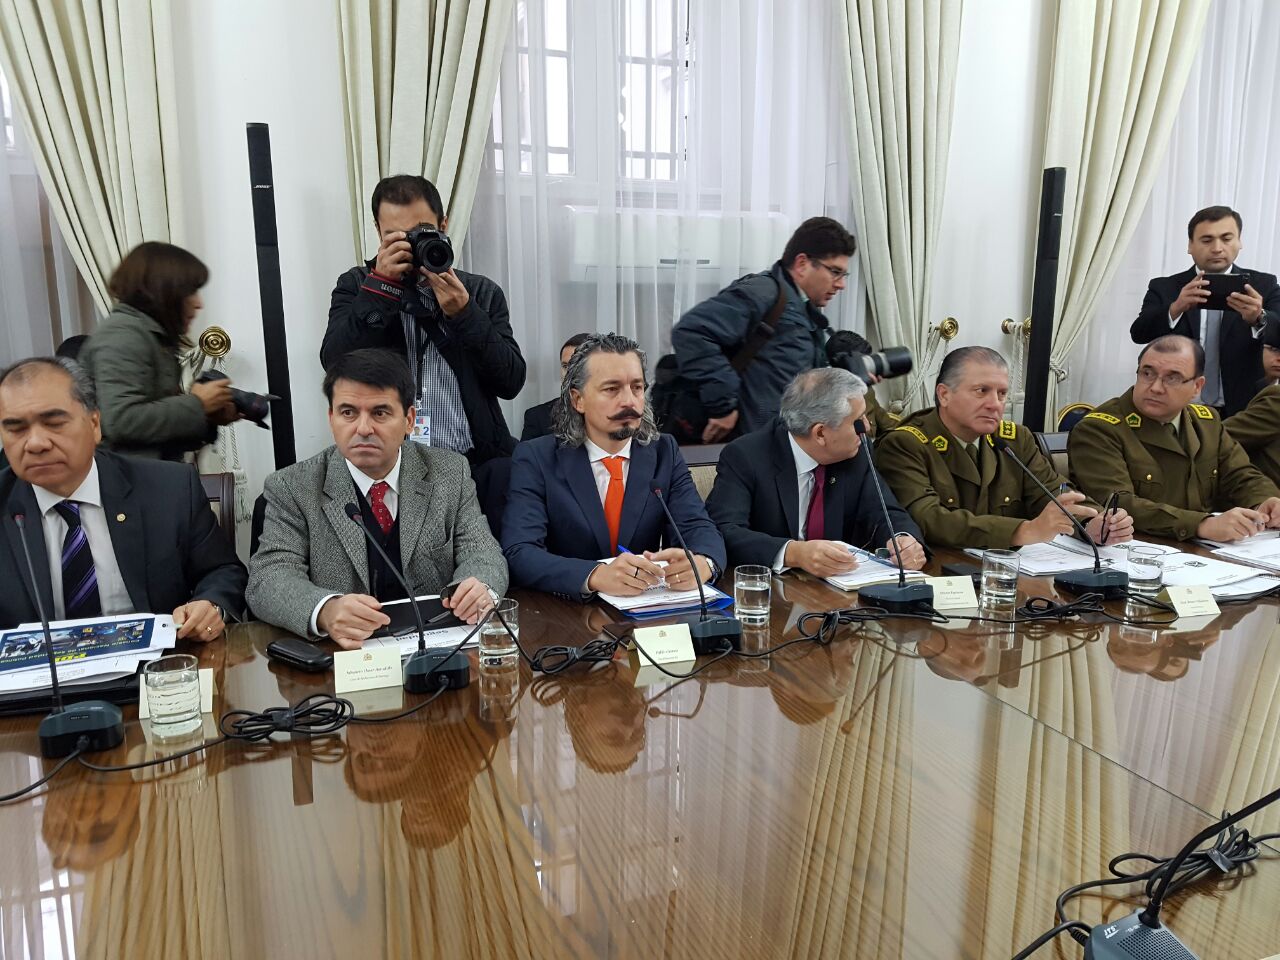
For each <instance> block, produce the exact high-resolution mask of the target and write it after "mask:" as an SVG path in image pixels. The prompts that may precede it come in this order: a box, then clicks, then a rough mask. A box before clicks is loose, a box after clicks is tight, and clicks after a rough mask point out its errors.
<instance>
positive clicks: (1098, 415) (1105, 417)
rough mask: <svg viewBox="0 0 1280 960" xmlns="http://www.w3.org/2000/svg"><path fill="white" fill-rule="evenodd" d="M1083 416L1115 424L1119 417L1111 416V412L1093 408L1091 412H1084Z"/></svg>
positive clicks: (1087, 418)
mask: <svg viewBox="0 0 1280 960" xmlns="http://www.w3.org/2000/svg"><path fill="white" fill-rule="evenodd" d="M1084 418H1085V419H1086V420H1101V421H1102V422H1103V423H1110V424H1116V423H1119V422H1120V418H1119V417H1113V416H1112V415H1111V414H1109V413H1102V412H1101V411H1099V410H1094V411H1093V413H1086V414H1085V415H1084Z"/></svg>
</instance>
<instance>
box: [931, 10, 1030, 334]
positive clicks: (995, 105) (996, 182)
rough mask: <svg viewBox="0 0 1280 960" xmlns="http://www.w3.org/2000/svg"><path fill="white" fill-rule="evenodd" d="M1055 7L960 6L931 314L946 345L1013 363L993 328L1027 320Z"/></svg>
mask: <svg viewBox="0 0 1280 960" xmlns="http://www.w3.org/2000/svg"><path fill="white" fill-rule="evenodd" d="M1053 26H1054V20H1053V9H1052V5H1050V4H1043V3H1007V2H1002V0H965V5H964V17H963V19H962V23H961V30H960V53H959V58H958V61H957V66H956V71H957V75H956V91H955V114H954V119H953V123H952V128H951V152H950V157H949V160H948V165H947V187H946V194H945V196H944V198H943V206H942V220H941V225H940V228H939V236H938V246H937V248H936V252H935V255H934V262H935V265H936V271H935V273H934V286H933V298H932V303H931V311H930V312H931V314H932V316H933V317H934V318H935V321H934V322H935V323H936V322H937V321H940V320H941V319H942V318H943V317H947V316H953V317H955V318H956V319H957V320H959V321H960V335H959V336H958V337H957V338H956V339H955V340H953V341H952V342H951V347H952V348H955V347H958V346H966V345H970V344H981V345H984V346H989V347H994V348H996V349H998V350H1000V351H1001V352H1002V353H1004V354H1005V356H1008V357H1010V358H1011V354H1012V348H1013V346H1014V343H1013V339H1012V338H1011V337H1007V336H1005V335H1004V334H1003V333H1001V332H1000V321H1001V320H1003V319H1005V318H1006V317H1010V318H1013V319H1015V320H1021V319H1022V318H1024V317H1026V316H1029V315H1030V312H1031V279H1032V271H1033V267H1034V252H1035V241H1036V216H1037V210H1038V207H1039V202H1040V174H1041V169H1042V168H1041V157H1042V153H1043V145H1044V119H1045V118H1044V104H1045V103H1046V101H1047V99H1048V97H1047V93H1048V83H1049V65H1050V64H1049V61H1050V54H1051V51H1052V42H1053Z"/></svg>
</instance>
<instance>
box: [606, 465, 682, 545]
mask: <svg viewBox="0 0 1280 960" xmlns="http://www.w3.org/2000/svg"><path fill="white" fill-rule="evenodd" d="M657 466H658V451H657V449H656V444H652V443H648V444H639V443H635V442H633V443H632V444H631V463H630V464H629V465H628V466H627V487H626V491H625V492H624V493H623V495H622V517H621V518H620V519H619V521H618V543H620V544H625V545H628V546H629V545H630V544H632V543H633V542H635V535H636V527H637V526H638V525H639V523H640V518H641V517H642V516H643V515H644V511H645V508H646V507H648V506H649V500H650V499H651V498H652V497H653V475H654V472H655V471H656V470H657ZM662 495H663V496H664V497H669V496H670V495H671V491H670V490H663V491H662ZM602 512H603V510H602ZM663 526H665V524H663Z"/></svg>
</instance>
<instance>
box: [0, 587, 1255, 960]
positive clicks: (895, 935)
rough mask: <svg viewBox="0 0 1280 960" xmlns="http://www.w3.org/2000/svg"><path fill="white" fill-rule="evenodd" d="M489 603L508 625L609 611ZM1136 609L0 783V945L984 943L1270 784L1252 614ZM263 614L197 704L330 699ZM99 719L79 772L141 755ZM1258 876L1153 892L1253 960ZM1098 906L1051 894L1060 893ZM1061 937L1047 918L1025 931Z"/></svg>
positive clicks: (520, 692) (24, 951) (608, 948)
mask: <svg viewBox="0 0 1280 960" xmlns="http://www.w3.org/2000/svg"><path fill="white" fill-rule="evenodd" d="M1024 587H1027V588H1030V592H1033V593H1047V592H1048V585H1046V584H1042V583H1040V582H1033V581H1024ZM520 599H521V602H522V610H521V627H522V630H521V639H522V641H523V643H524V644H525V645H526V646H527V647H529V648H530V649H532V648H536V647H538V646H541V645H545V644H548V643H566V642H568V643H581V642H585V641H586V640H588V639H591V638H592V637H594V636H597V635H598V634H599V631H600V629H601V628H602V627H603V626H604V625H605V624H606V623H608V622H609V621H610V620H612V619H613V617H612V616H611V615H610V613H609V612H608V610H607V608H604V607H599V606H576V605H572V604H568V603H564V602H562V601H558V600H556V599H554V598H551V597H547V596H542V595H530V594H525V595H522V596H520ZM848 602H849V598H848V597H846V596H845V595H842V594H839V593H837V592H835V591H833V590H831V589H830V588H828V587H826V586H825V585H823V584H821V583H818V582H816V581H814V580H812V579H810V578H806V577H803V576H790V575H789V576H787V577H784V578H778V579H775V580H774V605H773V616H772V622H771V623H770V624H769V626H768V627H767V628H764V629H754V630H750V631H749V632H748V634H747V636H746V637H745V646H746V647H747V648H748V649H764V648H767V647H768V646H770V645H771V644H775V643H777V642H779V641H781V640H783V639H790V638H792V637H794V636H796V635H797V621H798V618H799V617H800V616H801V615H802V614H804V613H805V612H809V611H813V610H827V609H832V608H834V607H837V606H841V605H846V604H848ZM1143 630H1145V632H1142V631H1140V630H1139V628H1132V627H1120V626H1117V625H1113V624H1101V625H1092V626H1089V625H1074V626H1068V627H1064V626H1053V627H1049V626H1042V625H1035V626H1026V625H1019V626H1018V627H1017V628H1016V629H1010V628H1009V627H1008V626H1007V625H1005V624H992V623H986V622H980V621H973V620H971V621H970V622H969V623H968V624H967V625H966V624H964V623H962V622H952V623H949V624H946V625H935V624H924V623H915V622H909V621H892V622H889V623H885V624H882V625H869V626H866V627H863V628H861V629H857V630H855V629H854V628H852V627H846V628H842V629H841V631H840V632H839V634H838V636H837V637H836V639H835V640H834V641H833V642H832V643H831V644H830V645H828V646H817V645H814V644H810V643H804V644H798V645H795V646H792V647H790V648H788V649H787V650H785V651H782V652H780V653H778V654H776V655H775V656H773V657H772V658H769V659H758V660H745V659H741V658H736V657H733V658H729V659H726V660H724V661H721V662H719V663H716V664H715V665H713V666H712V667H711V668H710V669H708V670H707V671H706V672H704V673H703V674H701V675H700V676H698V677H696V678H693V679H690V680H686V681H683V682H679V683H677V682H675V681H672V680H670V679H669V678H663V677H661V676H659V677H658V678H657V679H654V678H651V677H649V676H647V675H641V676H637V674H636V672H635V671H633V669H632V668H631V667H630V666H629V665H628V663H627V661H625V660H621V659H620V660H617V661H615V662H613V663H611V664H607V665H603V666H601V667H598V668H596V669H595V670H593V671H590V672H587V671H585V669H584V668H582V667H579V668H575V669H574V670H573V671H571V672H570V673H568V674H566V675H564V676H562V677H552V678H547V677H538V678H532V677H531V676H530V673H529V670H528V668H527V667H525V666H522V667H520V668H519V669H518V670H515V671H507V672H489V671H485V672H483V673H480V672H477V671H476V670H474V669H473V672H472V683H471V685H470V687H468V688H467V689H466V690H464V691H456V692H451V693H448V694H446V695H444V696H443V697H442V698H441V699H440V700H439V701H437V702H436V703H434V704H432V705H431V706H430V707H428V708H427V709H425V710H423V711H421V712H420V713H419V714H417V715H415V716H414V717H412V718H410V719H406V720H401V721H397V722H394V723H391V724H387V725H385V726H351V727H348V728H347V729H346V730H344V731H343V732H342V733H341V734H339V735H337V736H334V737H330V738H326V739H321V740H315V741H301V740H299V741H283V742H277V743H275V744H273V745H255V746H246V745H242V744H238V743H236V744H229V745H226V746H220V747H217V748H215V749H213V750H211V751H210V752H209V754H208V756H207V758H206V759H200V757H199V756H197V757H193V758H188V759H183V760H178V761H175V762H174V763H173V764H171V765H169V766H167V767H162V768H159V769H158V771H157V770H148V771H139V772H135V773H116V774H95V773H90V772H88V771H85V770H83V769H82V768H79V767H71V768H68V769H67V770H66V771H64V772H63V773H62V774H61V775H60V776H59V777H58V778H57V779H56V780H55V781H54V782H53V784H52V785H51V787H50V788H49V789H48V791H47V792H45V793H43V794H42V795H39V796H37V797H36V798H34V799H29V800H26V801H22V802H19V803H16V804H12V805H8V806H5V807H0V836H2V837H3V838H4V848H5V849H4V853H3V865H2V866H0V953H2V955H3V956H4V957H5V958H10V957H12V958H18V957H37V958H52V957H101V958H108V957H128V958H151V957H156V958H161V957H164V958H172V957H191V958H225V957H232V958H260V957H270V958H289V957H304V958H313V957H351V956H355V957H359V958H362V960H372V958H377V957H384V956H386V957H424V958H425V957H475V958H481V957H483V958H488V957H494V958H498V957H502V958H508V957H517V958H525V957H528V958H534V957H537V958H545V957H582V958H595V957H617V958H631V957H636V958H640V957H646V958H648V957H689V958H695V960H719V958H726V960H727V958H773V957H788V958H789V957H795V958H809V957H833V958H835V957H840V958H844V957H859V958H862V957H885V958H917V957H929V958H932V957H945V958H949V957H1005V958H1007V957H1009V956H1011V955H1012V954H1013V953H1014V952H1016V950H1018V949H1019V948H1020V947H1021V946H1023V945H1024V944H1025V943H1027V942H1028V941H1030V940H1031V939H1032V938H1034V937H1035V936H1036V935H1037V934H1038V933H1039V932H1041V931H1042V930H1044V929H1047V928H1048V927H1050V926H1052V925H1053V924H1054V919H1053V902H1054V898H1055V897H1056V895H1057V893H1058V892H1059V891H1060V890H1061V889H1063V888H1065V887H1067V886H1069V885H1071V884H1073V883H1076V882H1080V881H1083V880H1087V879H1093V878H1097V877H1101V876H1104V875H1105V873H1106V865H1107V862H1108V860H1110V859H1111V858H1112V857H1113V856H1116V855H1118V854H1120V853H1123V852H1126V851H1130V850H1141V851H1147V852H1151V853H1158V854H1169V853H1172V852H1173V851H1174V850H1175V849H1176V848H1177V847H1179V846H1181V844H1182V843H1183V842H1184V841H1185V839H1187V838H1188V837H1190V836H1191V835H1192V834H1193V833H1194V832H1195V831H1196V830H1198V829H1200V828H1201V827H1203V826H1204V825H1206V824H1207V823H1209V822H1210V820H1211V818H1210V816H1209V815H1208V812H1209V811H1212V810H1220V809H1221V808H1223V807H1238V806H1239V805H1240V804H1241V803H1242V802H1243V801H1245V800H1247V799H1252V798H1253V797H1255V796H1257V795H1260V794H1261V793H1264V792H1266V791H1267V790H1269V789H1271V788H1272V787H1273V786H1274V785H1275V782H1276V780H1277V779H1280V770H1278V769H1277V768H1278V767H1280V746H1277V739H1278V737H1277V734H1276V729H1277V724H1276V720H1277V719H1278V716H1277V715H1278V714H1280V692H1278V691H1277V688H1280V653H1277V652H1276V647H1277V643H1276V642H1273V639H1274V640H1280V636H1277V633H1280V630H1278V628H1277V623H1276V607H1275V606H1274V605H1273V604H1272V603H1270V602H1264V603H1261V604H1257V605H1252V606H1250V607H1245V608H1236V609H1229V610H1228V611H1227V612H1224V614H1223V615H1222V616H1221V617H1220V618H1219V620H1218V621H1215V622H1214V623H1213V624H1211V625H1210V628H1207V629H1202V630H1200V631H1181V632H1175V631H1173V630H1158V631H1156V634H1155V635H1154V636H1152V635H1151V633H1150V630H1148V629H1146V628H1143ZM278 635H279V631H277V630H274V629H272V628H269V627H266V626H265V625H262V624H251V625H247V626H242V627H236V628H234V629H233V630H232V631H231V633H230V635H229V636H228V638H227V639H226V640H225V641H217V642H215V643H214V644H211V645H209V646H207V647H204V648H202V649H201V650H200V651H199V653H200V655H201V657H202V658H203V660H204V661H205V662H206V665H209V666H213V667H215V668H216V674H217V683H218V696H217V702H216V705H215V706H216V709H217V710H218V711H222V710H226V709H232V708H244V709H252V710H259V709H263V708H266V707H270V706H276V705H279V704H283V703H286V702H292V701H296V700H297V699H299V698H300V697H302V696H305V695H306V694H308V693H311V692H315V691H323V690H330V689H331V685H330V684H331V678H330V677H329V676H327V675H322V676H319V677H316V676H313V675H308V674H303V673H299V672H296V671H293V670H290V669H287V668H284V667H280V666H278V665H276V664H271V663H268V661H267V660H266V658H265V653H264V651H265V647H266V644H267V643H268V642H269V641H270V640H271V639H273V638H274V637H276V636H278ZM648 672H651V671H645V674H647V673H648ZM402 698H403V699H404V702H405V704H406V705H407V704H409V703H411V702H413V701H414V700H416V698H414V697H412V696H410V695H406V694H402V693H401V692H400V691H392V692H391V694H390V699H389V700H386V699H383V700H381V701H379V700H378V698H376V697H375V698H372V699H367V700H362V701H360V702H359V704H358V706H359V708H360V710H361V711H362V712H366V711H368V712H373V711H376V710H379V709H390V708H394V707H398V706H399V705H400V704H401V702H402ZM126 715H127V717H129V718H130V722H129V724H128V739H127V741H126V744H125V745H124V746H122V747H121V748H119V749H118V750H116V751H114V752H113V753H111V754H109V755H105V756H103V757H99V758H95V759H98V761H99V762H125V761H135V760H140V759H145V758H148V757H153V756H157V755H160V754H158V753H157V748H156V747H154V746H152V745H150V744H149V743H148V742H147V739H146V731H145V730H144V727H143V725H142V724H141V723H139V722H137V721H135V720H133V719H132V717H133V711H132V710H130V711H128V712H127V714H126ZM38 719H39V718H38V717H27V718H16V719H15V718H10V719H7V720H4V721H0V745H2V747H3V752H2V753H0V793H4V792H8V791H9V790H12V789H15V788H17V787H19V786H21V785H23V784H25V783H27V782H30V780H32V779H34V778H35V777H37V776H39V775H40V773H41V772H42V771H43V770H46V769H47V766H46V765H45V764H44V763H42V762H41V761H39V760H38V759H36V758H35V754H36V753H37V748H36V738H35V733H34V730H35V724H36V722H37V721H38ZM167 749H170V750H172V749H175V748H167ZM1277 818H1280V811H1275V812H1272V813H1271V814H1270V817H1269V818H1264V821H1265V822H1266V823H1268V824H1269V825H1270V828H1271V829H1276V823H1275V821H1276V819H1277ZM1254 832H1259V831H1257V830H1255V831H1254ZM1278 902H1280V864H1275V863H1272V862H1267V861H1265V860H1264V861H1263V862H1261V863H1260V864H1259V865H1258V869H1257V871H1256V873H1255V875H1253V876H1251V877H1250V878H1248V879H1247V880H1245V881H1243V882H1241V883H1239V884H1236V885H1233V886H1232V887H1231V888H1230V889H1228V888H1226V887H1223V888H1220V889H1212V888H1209V889H1203V888H1202V889H1201V890H1199V891H1197V892H1194V893H1189V894H1187V895H1185V896H1183V897H1181V898H1178V899H1176V900H1174V901H1172V902H1171V903H1170V904H1169V907H1168V909H1167V910H1166V913H1165V917H1166V919H1167V920H1168V922H1169V923H1170V924H1171V925H1172V927H1173V929H1174V930H1175V931H1176V932H1177V933H1178V935H1179V936H1180V937H1181V938H1182V940H1183V941H1184V942H1185V943H1187V944H1188V945H1189V946H1190V947H1191V948H1192V949H1194V950H1197V952H1198V953H1199V955H1200V956H1202V957H1245V958H1253V957H1264V956H1269V955H1271V954H1274V953H1276V952H1277V951H1278V950H1280V946H1278V945H1280V911H1278V910H1277V909H1276V904H1277V903H1278ZM1132 909H1133V902H1132V901H1131V902H1123V901H1119V900H1114V899H1106V898H1084V899H1081V900H1079V901H1075V902H1073V904H1072V915H1073V916H1079V917H1081V918H1082V919H1084V920H1085V921H1086V922H1089V923H1094V922H1097V921H1099V920H1101V919H1103V918H1119V917H1121V916H1124V915H1125V914H1127V913H1129V912H1130V911H1131V910H1132ZM1080 955H1081V951H1080V949H1079V947H1077V946H1075V945H1074V944H1073V943H1072V942H1071V941H1070V940H1069V939H1067V938H1065V937H1064V938H1061V942H1060V943H1058V944H1055V945H1054V946H1051V947H1046V948H1045V949H1044V950H1042V951H1041V953H1040V954H1038V956H1044V957H1054V956H1056V957H1079V956H1080Z"/></svg>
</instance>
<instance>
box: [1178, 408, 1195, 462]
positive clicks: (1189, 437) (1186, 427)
mask: <svg viewBox="0 0 1280 960" xmlns="http://www.w3.org/2000/svg"><path fill="white" fill-rule="evenodd" d="M1178 430H1179V432H1180V436H1182V437H1183V438H1184V439H1185V440H1186V441H1187V449H1186V454H1187V457H1188V458H1189V459H1190V460H1191V462H1192V463H1195V461H1196V455H1197V454H1198V453H1199V452H1200V432H1199V431H1198V430H1197V429H1196V427H1195V424H1193V423H1192V422H1191V414H1189V413H1188V412H1187V411H1186V410H1183V411H1182V422H1181V423H1180V424H1178Z"/></svg>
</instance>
